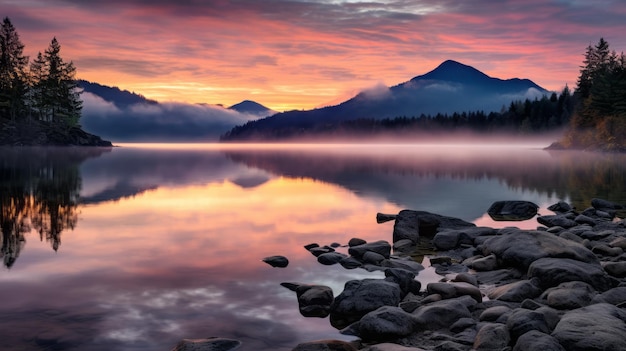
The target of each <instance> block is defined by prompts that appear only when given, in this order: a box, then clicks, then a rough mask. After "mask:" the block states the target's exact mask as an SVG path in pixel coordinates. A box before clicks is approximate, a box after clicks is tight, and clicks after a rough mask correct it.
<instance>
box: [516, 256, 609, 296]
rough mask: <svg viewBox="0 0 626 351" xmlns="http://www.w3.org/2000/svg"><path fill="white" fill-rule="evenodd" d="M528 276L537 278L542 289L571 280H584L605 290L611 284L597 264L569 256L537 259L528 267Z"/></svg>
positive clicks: (598, 288) (599, 289)
mask: <svg viewBox="0 0 626 351" xmlns="http://www.w3.org/2000/svg"><path fill="white" fill-rule="evenodd" d="M528 276H529V277H530V278H537V282H538V283H539V286H540V287H541V288H543V289H547V288H550V287H554V286H557V285H559V284H561V283H565V282H571V281H581V282H585V283H587V284H589V285H591V286H592V287H593V288H594V289H596V290H598V291H606V290H608V289H610V288H612V285H613V280H612V279H611V278H610V277H609V276H608V274H606V272H605V271H604V270H603V269H602V267H601V266H600V265H599V264H591V263H586V262H581V261H576V260H572V259H569V258H541V259H538V260H537V261H535V262H533V263H532V264H531V265H530V267H528Z"/></svg>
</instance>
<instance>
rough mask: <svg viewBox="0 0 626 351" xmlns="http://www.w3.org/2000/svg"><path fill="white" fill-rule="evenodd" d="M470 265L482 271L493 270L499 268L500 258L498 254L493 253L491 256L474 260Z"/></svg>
mask: <svg viewBox="0 0 626 351" xmlns="http://www.w3.org/2000/svg"><path fill="white" fill-rule="evenodd" d="M470 267H471V268H472V269H474V270H477V271H481V272H483V271H493V270H495V269H496V268H498V258H497V257H496V255H494V254H491V255H489V256H486V257H483V258H479V259H477V260H474V261H473V262H472V263H471V264H470Z"/></svg>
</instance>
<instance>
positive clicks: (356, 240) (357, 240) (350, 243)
mask: <svg viewBox="0 0 626 351" xmlns="http://www.w3.org/2000/svg"><path fill="white" fill-rule="evenodd" d="M363 244H367V241H365V240H363V239H360V238H352V239H350V241H348V246H349V247H352V246H359V245H363Z"/></svg>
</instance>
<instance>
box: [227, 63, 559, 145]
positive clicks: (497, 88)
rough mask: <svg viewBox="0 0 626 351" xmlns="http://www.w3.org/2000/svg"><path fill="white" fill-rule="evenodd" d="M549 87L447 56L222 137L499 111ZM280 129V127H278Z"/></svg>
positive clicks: (240, 128) (254, 122) (250, 124)
mask: <svg viewBox="0 0 626 351" xmlns="http://www.w3.org/2000/svg"><path fill="white" fill-rule="evenodd" d="M547 93H548V90H546V89H544V88H542V87H540V86H539V85H537V84H536V83H534V82H533V81H531V80H529V79H520V78H513V79H507V80H503V79H499V78H494V77H490V76H488V75H486V74H484V73H483V72H480V71H479V70H477V69H475V68H473V67H471V66H468V65H464V64H461V63H459V62H457V61H453V60H446V61H444V62H443V63H441V64H440V65H439V66H437V68H435V69H433V70H432V71H429V72H427V73H425V74H423V75H419V76H415V77H414V78H412V79H410V80H409V81H406V82H403V83H400V84H397V85H395V86H392V87H384V88H383V87H380V88H376V89H374V90H369V91H368V90H365V91H362V92H360V93H358V94H357V95H356V96H354V97H353V98H351V99H348V100H346V101H344V102H342V103H340V104H338V105H333V106H327V107H323V108H317V109H313V110H305V111H288V112H281V113H277V114H274V115H272V116H269V117H266V118H263V119H259V120H256V121H251V122H247V123H246V124H245V125H242V126H237V127H235V128H233V129H231V131H229V132H227V133H226V134H224V135H222V137H221V138H220V139H221V140H223V141H227V140H239V139H249V138H251V139H254V136H255V134H259V132H262V131H267V130H272V129H275V130H280V129H291V130H293V129H306V128H310V127H312V126H314V125H320V124H324V123H327V124H331V123H338V122H343V121H350V120H356V119H364V118H365V119H367V118H370V119H384V118H394V117H398V116H419V115H422V114H425V115H436V114H438V113H447V114H451V113H454V112H466V111H486V112H491V111H494V112H495V111H499V110H501V109H502V107H503V106H506V105H508V104H510V102H511V101H513V100H516V99H521V100H523V99H524V98H527V97H529V96H531V95H534V97H539V96H542V95H544V94H547ZM278 134H280V132H278Z"/></svg>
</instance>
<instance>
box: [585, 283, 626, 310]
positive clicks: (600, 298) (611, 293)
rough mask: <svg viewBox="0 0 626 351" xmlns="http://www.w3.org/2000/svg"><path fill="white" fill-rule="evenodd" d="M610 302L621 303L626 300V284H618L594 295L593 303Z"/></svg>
mask: <svg viewBox="0 0 626 351" xmlns="http://www.w3.org/2000/svg"><path fill="white" fill-rule="evenodd" d="M602 302H606V303H610V304H611V305H619V304H623V303H625V302H626V286H618V287H617V288H613V289H610V290H607V291H605V292H603V293H602V294H598V295H596V296H595V297H594V299H593V301H592V303H602Z"/></svg>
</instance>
